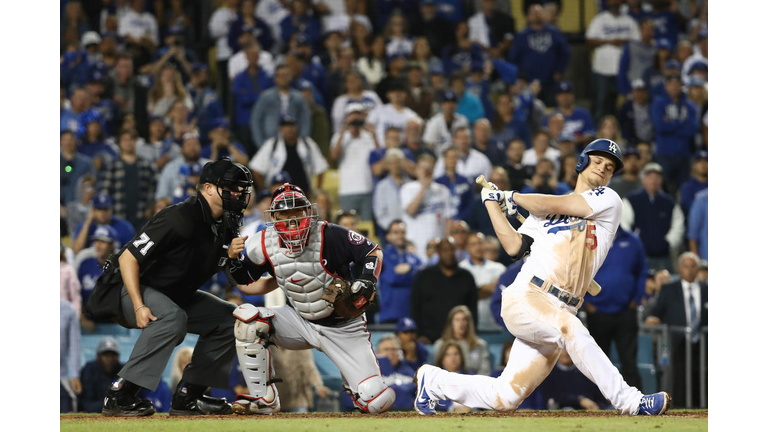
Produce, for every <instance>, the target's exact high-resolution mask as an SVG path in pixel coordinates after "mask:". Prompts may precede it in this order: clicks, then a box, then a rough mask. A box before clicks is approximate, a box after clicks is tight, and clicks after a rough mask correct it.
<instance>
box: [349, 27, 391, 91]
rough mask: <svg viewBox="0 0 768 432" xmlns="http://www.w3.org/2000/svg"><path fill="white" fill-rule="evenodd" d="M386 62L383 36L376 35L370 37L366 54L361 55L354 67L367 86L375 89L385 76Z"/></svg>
mask: <svg viewBox="0 0 768 432" xmlns="http://www.w3.org/2000/svg"><path fill="white" fill-rule="evenodd" d="M386 62H387V49H386V44H385V39H384V35H376V36H373V37H372V40H371V43H370V50H369V51H368V52H367V53H361V55H360V58H359V59H358V60H357V63H356V65H357V69H358V70H359V71H360V73H361V74H363V76H364V77H365V80H366V81H367V82H368V85H370V86H371V87H375V86H376V85H378V84H379V82H381V80H382V78H384V75H386V72H385V70H384V68H385V66H386Z"/></svg>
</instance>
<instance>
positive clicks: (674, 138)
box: [60, 0, 708, 412]
mask: <svg viewBox="0 0 768 432" xmlns="http://www.w3.org/2000/svg"><path fill="white" fill-rule="evenodd" d="M566 3H574V4H575V3H592V4H593V6H594V7H592V8H590V10H594V13H593V14H591V16H588V17H586V21H585V22H584V27H585V28H584V29H582V30H581V31H578V32H564V31H561V29H560V28H559V26H558V23H560V22H562V21H563V20H564V19H565V17H564V16H563V13H565V11H574V8H573V7H572V6H573V5H567V4H566ZM567 6H571V7H570V8H568V7H567ZM515 16H517V17H518V18H517V19H516V18H515ZM521 18H522V19H521ZM582 18H583V17H582ZM707 36H708V30H707V1H706V0H677V1H676V0H651V1H641V0H626V1H625V0H583V1H577V0H204V1H199V2H198V1H182V0H80V1H77V0H62V1H61V40H60V41H61V47H60V51H61V65H60V82H61V94H60V155H61V157H60V160H61V169H60V175H61V183H60V204H61V239H62V242H61V263H60V267H61V299H62V305H61V311H62V312H61V317H60V320H61V340H62V350H61V378H62V393H61V394H62V406H61V410H62V412H66V411H71V410H72V409H73V407H74V405H72V401H76V402H77V405H76V407H77V408H76V409H77V410H85V411H96V412H99V411H100V410H101V407H100V404H99V401H100V400H101V399H102V398H103V395H101V393H104V392H105V391H106V388H107V385H105V384H104V383H105V382H109V381H111V380H112V378H113V377H114V376H115V374H116V373H117V371H118V370H119V367H120V365H119V363H118V360H117V359H118V356H119V352H120V349H119V346H118V345H117V343H116V342H115V341H114V340H113V339H111V338H109V337H106V338H105V339H104V340H103V341H102V343H101V344H99V347H98V349H97V358H96V359H94V361H93V362H90V363H88V364H86V365H83V367H82V368H80V363H81V361H80V353H79V351H78V350H79V344H80V342H79V340H80V335H82V334H88V333H89V332H93V330H94V327H95V326H96V325H98V324H95V323H94V322H93V321H92V320H91V319H89V317H88V316H87V315H86V314H85V313H84V312H83V306H84V305H85V303H86V301H87V299H88V296H89V294H90V292H91V290H92V289H93V287H94V285H95V283H96V280H97V279H98V277H99V275H100V274H101V270H102V265H103V264H104V263H105V262H106V260H107V258H109V256H110V255H111V254H112V253H113V252H115V251H117V250H119V248H120V247H122V246H123V245H124V244H126V243H127V242H129V241H130V240H131V239H132V238H133V236H134V234H135V232H136V231H138V230H139V229H140V228H141V226H143V224H144V223H146V222H147V221H148V220H149V219H150V218H151V217H152V215H153V214H155V213H157V212H159V211H161V210H162V209H163V208H165V207H166V206H169V205H173V204H176V203H179V202H181V201H183V200H185V199H187V198H188V197H190V196H192V195H194V194H195V193H196V190H195V188H196V185H197V183H198V178H199V176H200V173H201V170H202V166H203V165H204V164H205V163H206V162H207V161H209V160H217V159H219V158H222V157H229V158H231V159H232V160H233V161H236V162H239V163H242V164H244V165H246V166H248V167H249V168H250V169H251V171H252V173H253V175H254V179H255V183H256V190H255V191H254V193H253V195H252V199H251V202H250V205H249V208H248V209H247V210H246V213H245V217H244V227H243V229H242V233H243V234H244V235H245V234H248V233H254V232H256V231H258V230H260V229H264V228H265V222H264V221H263V219H262V211H264V210H265V209H266V208H268V206H269V203H270V198H271V192H272V191H273V190H274V189H275V188H276V187H277V186H279V185H281V184H283V183H285V182H290V183H293V184H295V185H298V186H300V187H301V188H302V189H304V190H305V191H306V192H307V193H308V194H309V195H311V197H312V202H316V203H317V204H318V207H319V210H320V218H321V219H324V220H328V221H331V222H334V223H337V224H340V225H342V226H345V227H346V228H348V229H353V230H356V231H359V232H360V233H362V234H364V235H366V236H368V237H369V238H372V239H374V240H375V241H377V242H378V243H379V244H380V245H381V247H382V249H383V252H384V265H383V271H382V274H381V278H380V280H379V286H378V294H379V301H378V303H377V304H375V305H374V306H375V308H374V309H373V310H370V311H369V313H368V319H369V321H370V322H371V324H372V329H376V328H377V327H376V325H379V326H380V327H379V328H382V329H387V330H389V331H392V330H394V333H391V334H387V335H384V336H383V337H382V338H381V340H380V341H379V343H378V346H377V347H376V348H377V353H378V354H379V355H380V363H381V368H382V372H383V374H384V375H385V376H386V377H389V378H387V380H388V383H389V384H392V385H395V388H396V391H397V394H398V404H397V405H396V406H395V407H394V408H395V409H396V408H398V406H400V408H401V409H410V408H411V407H412V404H411V405H409V403H407V402H406V401H405V400H408V399H407V398H411V399H410V401H411V403H412V398H413V394H414V391H415V389H414V388H413V384H412V382H411V381H410V378H409V377H412V376H413V374H414V372H415V370H416V369H417V368H418V366H419V365H420V364H423V363H425V362H427V361H431V362H432V363H433V364H437V365H439V366H441V367H443V368H445V369H447V370H452V371H461V372H463V373H477V374H484V375H493V374H496V375H498V374H499V373H500V371H501V369H499V367H501V368H503V365H504V364H505V362H504V358H503V356H505V355H506V354H507V351H508V350H509V346H508V345H505V349H504V350H503V351H502V358H500V359H496V360H498V362H496V361H494V363H495V364H491V363H490V359H489V355H488V346H487V344H486V342H485V341H484V340H483V338H482V336H483V335H484V334H498V333H504V332H506V329H505V328H504V324H503V322H502V321H501V318H500V315H499V308H500V298H501V297H500V293H501V289H503V288H504V287H505V286H506V285H508V284H510V283H511V282H512V281H513V280H514V277H515V275H516V274H517V272H518V271H519V269H520V266H521V265H522V262H513V261H512V259H511V258H510V257H509V256H508V255H507V254H506V253H505V252H504V251H503V250H502V249H501V248H500V246H499V242H498V240H496V238H495V234H494V231H493V228H492V225H491V223H490V219H489V217H488V215H487V213H486V210H485V208H484V206H483V205H482V202H481V200H480V193H479V188H478V187H477V185H476V184H475V182H474V179H475V178H476V177H477V176H478V175H481V174H482V175H484V176H485V177H486V178H487V179H489V180H490V181H492V182H494V183H495V184H496V185H498V186H499V187H500V188H501V189H505V190H509V189H515V190H518V191H521V192H524V193H525V192H533V193H547V194H558V195H560V194H568V193H570V192H571V191H572V188H573V187H574V185H575V182H576V172H575V169H574V167H575V165H576V160H577V157H578V155H579V153H580V152H581V149H582V148H583V147H584V146H585V145H586V144H588V143H589V142H590V141H592V140H593V139H595V138H608V139H611V140H613V141H615V142H616V143H617V144H618V145H619V146H620V147H621V149H622V152H623V155H624V164H625V167H624V170H623V171H622V172H619V173H617V175H616V176H614V178H613V179H612V181H611V183H610V184H609V187H611V188H613V189H614V190H616V191H617V193H619V195H620V196H621V197H622V199H623V201H624V209H623V216H622V223H621V226H622V228H621V229H620V230H619V233H618V234H617V237H616V240H615V241H614V245H613V247H612V249H611V252H610V253H609V256H608V258H607V260H606V263H605V264H604V265H603V267H602V268H601V270H600V272H598V274H597V276H596V277H595V279H596V280H597V281H598V282H599V283H600V284H601V285H602V287H603V291H602V294H601V295H600V296H597V297H592V296H587V298H586V299H585V303H584V306H583V308H582V310H583V312H584V314H583V318H584V319H585V320H586V322H587V324H588V327H589V330H590V333H592V334H593V336H594V337H595V339H596V341H597V342H598V344H600V346H601V347H602V348H603V349H604V350H606V352H608V351H609V350H610V347H611V343H614V344H615V346H616V349H617V351H618V355H619V359H620V362H621V368H622V373H623V375H624V377H625V378H626V380H627V382H628V383H629V384H630V385H635V386H641V384H642V383H641V379H640V375H639V373H638V371H637V360H636V358H637V350H638V342H637V340H638V339H637V336H638V325H639V322H640V320H641V319H642V320H644V322H645V323H646V324H649V325H657V324H669V325H680V326H689V327H691V328H692V329H693V334H694V338H693V340H694V344H693V347H694V349H696V350H698V349H699V339H700V338H699V333H698V331H699V329H700V328H701V327H703V326H706V325H707V321H706V320H707V311H706V308H707V285H706V269H707V247H708V233H707V229H708V226H707V213H708V209H707V200H708V192H707V177H708V161H707V148H708V135H707V126H708V123H707V88H708V82H707V67H708V66H707V64H708V63H707V61H708V60H707V52H708V51H707ZM587 64H589V65H590V66H589V67H590V69H589V70H587V69H586V67H587V66H586V65H587ZM579 65H584V66H585V67H583V68H581V69H580V68H579ZM521 210H522V209H521ZM523 215H524V216H526V215H527V214H525V211H524V210H523ZM511 222H512V224H513V226H515V227H517V226H519V223H518V222H517V221H514V220H512V221H511ZM201 289H204V290H206V291H209V292H211V293H213V294H216V295H218V296H220V297H222V298H226V299H227V300H230V301H233V302H236V303H237V302H242V301H247V302H251V303H254V304H256V305H264V304H265V300H264V298H261V297H258V296H253V297H249V296H242V295H241V294H240V293H239V292H238V290H237V287H232V286H230V285H229V283H228V282H227V279H226V277H225V276H224V275H223V274H221V275H218V276H217V277H214V278H213V279H212V280H210V281H209V282H208V283H207V284H206V286H203V287H201ZM640 308H642V313H639V310H640ZM374 323H375V324H374ZM429 345H431V351H432V354H431V355H428V350H427V346H429ZM682 346H683V345H682V342H681V341H675V343H673V346H672V347H671V348H670V349H672V350H678V352H681V351H679V350H681V349H682V348H681V347H682ZM696 352H698V351H696ZM675 357H676V358H682V357H683V356H682V355H678V356H674V357H673V358H675ZM694 358H698V357H694ZM305 359H306V358H305ZM308 359H309V360H305V361H306V362H309V363H311V362H312V360H311V358H308ZM176 363H177V362H176V361H174V364H176ZM312 367H313V365H310V367H309V372H308V373H307V374H306V376H309V377H312V378H308V379H307V383H306V385H308V386H310V387H311V388H313V389H315V391H317V394H321V395H323V396H327V394H328V389H327V388H326V387H324V386H323V385H322V381H321V380H320V381H318V378H317V376H316V374H315V373H314V372H316V369H315V370H314V371H313V370H312ZM674 367H675V369H674V370H675V371H676V372H675V376H676V379H675V388H674V389H665V390H672V391H671V393H672V394H673V403H675V402H676V403H678V404H679V403H682V402H684V398H683V397H682V396H681V397H677V398H675V394H680V395H681V394H682V392H684V390H681V389H682V388H684V387H679V383H678V381H679V379H678V377H682V376H684V373H683V371H684V369H680V367H682V366H679V365H677V364H676V365H675V366H674ZM278 375H280V373H279V371H278ZM694 376H696V375H694ZM406 378H407V379H406ZM239 379H240V380H242V377H239ZM695 381H696V380H695ZM165 384H170V383H165ZM237 386H240V387H242V383H241V382H239V381H238V374H236V373H234V372H233V383H232V388H231V389H229V391H230V392H232V391H234V390H233V389H236V388H237ZM169 387H171V388H172V387H173V386H172V385H165V388H163V386H162V385H161V388H159V389H158V391H157V392H156V393H157V394H156V395H150V396H148V397H155V398H156V399H154V400H155V406H156V407H158V410H159V411H162V407H163V406H166V407H167V405H168V404H169V401H170V390H168V388H169ZM94 392H96V393H97V394H94ZM163 392H167V395H165V394H164V393H163ZM212 393H215V392H214V391H212ZM283 393H284V392H283V390H281V395H282V394H283ZM285 393H286V394H287V391H286V392H285ZM296 393H297V394H298V393H301V391H298V390H297V392H296ZM694 393H696V392H695V391H694ZM220 394H222V395H227V394H228V393H226V392H224V393H220ZM401 394H402V396H401ZM100 395H101V396H100ZM166 396H167V400H166V399H162V398H164V397H166ZM302 397H305V398H307V396H306V395H304V396H302ZM401 398H403V399H404V401H402V403H401ZM309 399H310V400H311V395H310V397H309ZM703 403H704V402H703V401H697V402H696V404H697V405H701V404H703ZM285 405H286V404H285V403H284V406H285ZM290 406H291V407H293V405H290ZM296 407H297V409H300V410H301V409H303V410H306V409H308V408H307V407H310V408H311V402H310V403H306V402H303V403H297V405H296ZM558 407H559V408H567V407H572V408H575V409H601V408H609V405H607V403H606V401H605V399H603V398H602V396H601V395H600V393H599V391H596V387H594V385H593V384H591V382H589V381H588V380H587V379H585V378H584V377H583V375H581V374H580V373H579V372H578V370H576V369H575V368H574V366H573V364H572V362H571V360H570V358H567V355H564V356H563V357H561V359H560V361H559V363H558V365H557V367H556V368H555V372H553V374H552V375H551V376H550V377H549V378H548V379H547V381H545V383H544V384H543V385H542V386H541V387H540V388H539V389H537V391H536V392H535V393H534V395H532V396H531V397H530V398H529V399H528V400H526V402H525V403H524V405H523V406H521V408H533V409H546V408H550V409H552V408H558ZM350 408H351V406H350ZM443 409H446V410H461V409H463V407H460V406H455V405H454V406H444V407H443Z"/></svg>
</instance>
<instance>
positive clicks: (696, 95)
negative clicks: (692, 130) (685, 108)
mask: <svg viewBox="0 0 768 432" xmlns="http://www.w3.org/2000/svg"><path fill="white" fill-rule="evenodd" d="M689 82H690V85H689V86H688V98H689V99H690V100H691V102H693V105H694V106H695V107H696V119H697V120H698V122H699V124H700V125H701V126H700V127H699V129H698V130H697V131H696V135H695V136H694V143H695V147H696V148H697V149H705V148H706V147H707V145H706V141H705V139H704V133H703V130H704V128H705V126H704V124H703V123H704V116H706V115H707V111H708V109H709V102H708V100H707V98H708V94H707V89H706V83H705V82H704V80H703V79H702V78H701V77H698V76H694V77H691V80H690V81H689Z"/></svg>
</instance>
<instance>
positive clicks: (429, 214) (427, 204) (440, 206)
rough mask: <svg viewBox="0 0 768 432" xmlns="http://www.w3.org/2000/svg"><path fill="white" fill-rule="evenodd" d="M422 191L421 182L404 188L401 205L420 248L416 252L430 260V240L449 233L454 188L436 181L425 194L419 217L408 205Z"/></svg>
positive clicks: (410, 233)
mask: <svg viewBox="0 0 768 432" xmlns="http://www.w3.org/2000/svg"><path fill="white" fill-rule="evenodd" d="M420 190H421V183H419V182H418V181H412V182H409V183H406V184H404V185H403V187H401V188H400V207H401V208H402V209H403V222H405V226H406V227H407V233H408V235H407V238H408V240H410V241H412V242H413V245H414V246H415V247H416V255H418V256H419V258H420V259H421V260H422V262H427V261H428V259H427V243H429V241H430V240H432V239H433V238H436V237H443V236H445V223H446V221H447V219H448V218H452V217H453V216H454V213H455V209H454V207H453V206H452V205H451V191H450V190H449V189H448V188H447V187H445V186H443V185H441V184H439V183H434V182H433V183H432V184H431V185H430V186H429V190H428V191H427V192H426V193H425V194H424V198H423V199H422V201H421V207H419V212H418V213H417V214H416V216H411V215H409V214H408V211H407V210H406V209H407V208H408V204H410V203H411V201H413V200H414V198H416V195H418V194H419V191H420Z"/></svg>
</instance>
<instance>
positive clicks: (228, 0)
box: [208, 0, 272, 112]
mask: <svg viewBox="0 0 768 432" xmlns="http://www.w3.org/2000/svg"><path fill="white" fill-rule="evenodd" d="M237 3H238V0H225V1H223V2H221V4H220V6H219V7H218V8H216V10H215V11H213V13H212V14H211V18H210V19H209V20H208V34H209V35H210V37H211V38H212V39H215V40H216V77H217V78H218V80H219V82H218V91H219V94H220V95H221V100H222V105H223V106H224V109H225V110H226V111H227V112H228V111H229V106H230V93H229V89H230V88H231V86H230V83H229V81H230V80H229V75H228V74H227V61H228V60H229V58H230V57H232V54H234V53H235V51H237V50H239V49H240V46H237V47H231V46H230V45H229V33H230V31H231V29H232V28H233V24H234V23H235V21H237V19H238V16H237ZM269 32H270V34H271V33H272V30H271V29H270V30H269Z"/></svg>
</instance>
